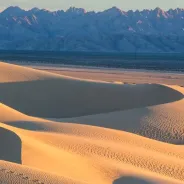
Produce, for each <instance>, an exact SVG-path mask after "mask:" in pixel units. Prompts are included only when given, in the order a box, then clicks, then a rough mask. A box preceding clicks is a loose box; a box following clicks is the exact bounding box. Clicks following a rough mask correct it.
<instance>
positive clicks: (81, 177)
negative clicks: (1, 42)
mask: <svg viewBox="0 0 184 184" xmlns="http://www.w3.org/2000/svg"><path fill="white" fill-rule="evenodd" d="M79 78H80V77H76V78H74V76H72V77H71V76H64V75H60V74H53V73H49V72H45V71H40V70H36V69H31V68H27V67H21V66H16V65H12V64H7V63H3V62H0V102H1V103H0V183H3V184H13V183H17V184H19V183H20V184H22V183H23V184H24V183H25V184H27V183H28V184H61V183H63V184H184V147H183V144H184V129H183V125H184V98H183V97H184V88H183V87H181V86H178V85H168V84H167V85H166V84H160V83H159V84H156V83H153V84H151V83H144V84H136V85H132V84H123V82H122V83H117V82H115V81H114V82H113V83H109V82H107V81H106V82H102V81H101V80H100V77H99V78H94V80H86V79H79Z"/></svg>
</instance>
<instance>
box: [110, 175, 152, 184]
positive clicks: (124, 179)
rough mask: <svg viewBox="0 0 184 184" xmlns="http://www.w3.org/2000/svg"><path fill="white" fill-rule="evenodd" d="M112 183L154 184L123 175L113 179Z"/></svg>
mask: <svg viewBox="0 0 184 184" xmlns="http://www.w3.org/2000/svg"><path fill="white" fill-rule="evenodd" d="M113 184H154V183H152V182H149V181H146V180H144V179H141V178H138V177H133V176H124V177H121V178H119V179H117V180H115V181H114V182H113Z"/></svg>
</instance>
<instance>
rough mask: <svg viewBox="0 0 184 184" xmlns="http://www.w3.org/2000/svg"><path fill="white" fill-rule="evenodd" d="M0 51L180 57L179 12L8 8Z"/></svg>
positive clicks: (183, 40)
mask: <svg viewBox="0 0 184 184" xmlns="http://www.w3.org/2000/svg"><path fill="white" fill-rule="evenodd" d="M0 50H50V51H95V52H96V51H100V52H143V53H144V52H153V53H156V52H162V53H163V52H164V53H167V52H174V53H175V52H184V9H180V8H177V9H170V10H168V11H164V10H162V9H160V8H156V9H153V10H147V9H146V10H142V11H138V10H137V11H132V10H129V11H126V12H125V11H122V10H121V9H118V8H117V7H112V8H110V9H108V10H105V11H102V12H93V11H91V12H87V11H85V9H82V8H75V7H71V8H69V9H68V10H67V11H63V10H58V11H48V10H46V9H38V8H33V9H31V10H23V9H21V8H19V7H9V8H7V9H5V10H4V11H2V12H1V13H0Z"/></svg>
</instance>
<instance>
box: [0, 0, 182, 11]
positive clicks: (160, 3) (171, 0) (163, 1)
mask: <svg viewBox="0 0 184 184" xmlns="http://www.w3.org/2000/svg"><path fill="white" fill-rule="evenodd" d="M8 6H20V7H21V8H26V9H30V8H32V7H39V8H46V9H50V10H57V9H63V10H66V9H68V8H69V7H70V6H75V7H82V8H85V9H86V10H87V11H89V10H95V11H100V10H104V9H107V8H110V7H112V6H117V7H118V8H120V9H123V10H129V9H134V10H135V9H144V8H148V9H153V8H155V7H160V8H163V9H169V8H177V7H180V8H184V0H0V9H1V10H2V9H5V8H6V7H8Z"/></svg>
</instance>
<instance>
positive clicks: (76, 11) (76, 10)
mask: <svg viewBox="0 0 184 184" xmlns="http://www.w3.org/2000/svg"><path fill="white" fill-rule="evenodd" d="M66 12H67V13H74V14H85V13H86V10H85V9H84V8H75V7H70V8H69V9H68V10H67V11H66Z"/></svg>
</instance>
